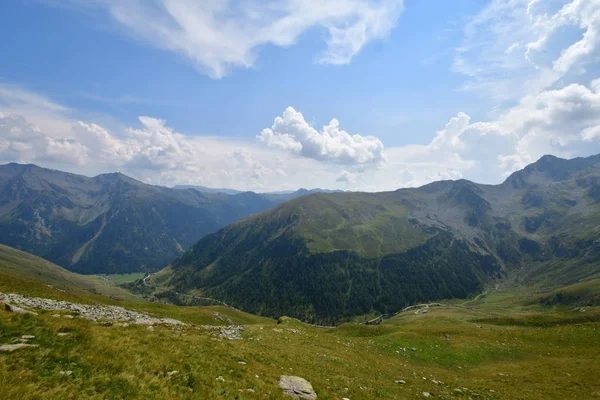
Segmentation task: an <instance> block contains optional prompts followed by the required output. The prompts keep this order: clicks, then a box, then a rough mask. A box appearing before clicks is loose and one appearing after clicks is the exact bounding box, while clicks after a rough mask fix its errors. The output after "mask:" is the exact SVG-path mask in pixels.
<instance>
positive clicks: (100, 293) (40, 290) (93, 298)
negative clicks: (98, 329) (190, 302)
mask: <svg viewBox="0 0 600 400" xmlns="http://www.w3.org/2000/svg"><path fill="white" fill-rule="evenodd" d="M0 292H3V293H19V294H26V295H31V296H36V297H44V298H50V299H55V300H64V301H70V302H75V303H84V304H107V305H119V306H123V307H126V308H130V309H135V310H138V311H143V312H149V313H151V314H153V315H156V316H159V317H170V318H176V319H180V320H182V321H184V322H189V323H194V324H210V325H223V321H221V320H219V319H218V318H215V316H214V313H215V312H219V313H221V314H224V315H226V316H228V317H229V318H231V319H232V321H233V322H234V323H236V324H256V323H262V324H266V323H267V324H268V323H272V322H273V320H271V319H268V318H262V317H257V316H254V315H251V314H247V313H243V312H239V311H234V310H232V309H230V308H227V307H219V306H214V307H176V306H172V305H168V304H159V303H150V302H146V301H143V299H141V298H139V297H137V296H134V295H132V294H130V293H128V292H127V291H125V290H124V289H122V288H120V287H117V286H115V285H114V283H112V282H110V281H106V280H104V279H101V278H99V277H95V276H88V275H78V274H74V273H71V272H69V271H66V270H64V269H63V268H61V267H59V266H57V265H55V264H52V263H50V262H48V261H46V260H44V259H42V258H39V257H36V256H33V255H30V254H28V253H24V252H22V251H20V250H16V249H13V248H10V247H8V246H3V245H0Z"/></svg>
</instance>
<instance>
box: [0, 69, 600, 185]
mask: <svg viewBox="0 0 600 400" xmlns="http://www.w3.org/2000/svg"><path fill="white" fill-rule="evenodd" d="M599 82H600V80H595V81H593V82H591V83H590V84H589V85H582V84H571V85H567V86H566V87H563V88H561V89H556V90H546V91H543V92H541V93H539V94H537V95H532V96H527V97H524V98H523V99H522V100H521V101H520V102H519V103H518V104H516V105H515V106H513V107H511V108H509V109H508V110H507V111H505V112H503V113H502V114H501V115H499V116H498V117H497V118H493V119H491V120H487V121H473V118H471V117H470V116H469V115H468V114H466V113H458V114H457V115H456V116H455V117H453V118H451V119H450V120H449V121H448V123H447V124H446V126H445V127H443V129H441V130H440V131H438V132H437V133H436V134H435V136H434V137H433V139H432V140H431V141H430V142H429V144H426V145H406V146H400V147H390V148H386V149H385V162H382V160H384V153H383V144H382V143H381V142H380V141H379V139H377V138H374V137H369V136H366V137H363V136H359V135H351V134H349V133H347V132H344V131H343V130H341V129H340V128H339V124H338V123H337V121H334V122H332V123H329V124H328V125H326V126H325V127H324V128H323V129H322V130H320V131H318V130H316V129H314V128H313V127H311V126H310V125H309V124H308V123H307V122H306V121H305V119H304V117H303V116H302V114H301V113H299V112H297V111H295V110H294V109H293V108H291V107H290V108H288V109H287V110H286V111H285V112H284V114H283V116H281V117H277V118H276V120H275V123H274V124H273V126H272V127H271V128H268V129H265V130H264V131H263V132H262V133H261V134H260V135H259V138H261V139H262V140H263V142H264V143H255V142H253V141H250V142H246V141H243V140H239V139H237V140H229V139H225V138H218V137H211V136H190V135H183V134H181V133H178V132H177V131H176V130H175V129H173V128H171V127H169V125H168V124H167V122H166V121H164V120H161V119H156V118H151V117H140V119H139V124H138V126H136V127H130V128H124V129H108V128H106V127H105V126H100V125H98V124H96V123H92V122H89V121H77V120H72V119H71V120H68V121H69V123H68V126H69V128H68V129H66V130H64V131H63V132H62V134H61V135H57V134H55V133H48V132H47V131H46V129H45V126H44V125H40V124H37V123H33V122H32V121H30V119H29V116H28V115H18V114H14V113H13V112H12V111H11V110H12V108H10V107H8V108H6V107H3V106H1V105H0V162H8V161H17V162H34V163H37V164H40V165H42V166H46V167H51V168H57V169H61V170H66V171H70V172H75V173H83V174H87V175H95V174H98V173H104V172H114V171H121V172H124V173H126V174H128V175H130V176H132V177H134V178H137V179H140V180H142V181H144V182H148V183H153V184H161V185H169V186H170V185H174V184H199V185H205V186H212V187H231V188H235V189H241V190H255V191H270V190H284V189H298V188H300V187H307V188H314V187H325V188H339V189H353V190H365V191H381V190H394V189H397V188H400V187H407V186H419V185H423V184H425V183H429V182H431V181H435V180H442V179H459V178H466V179H471V180H474V181H477V182H482V183H499V182H501V181H502V180H503V179H504V177H505V176H506V175H507V174H509V173H510V172H512V171H514V170H516V169H519V168H522V167H524V166H525V165H526V164H528V163H530V162H533V161H535V160H537V159H538V158H540V157H541V156H542V155H544V154H554V155H557V156H562V157H574V156H587V155H591V154H596V153H600V83H599ZM32 98H34V97H32ZM32 108H34V107H33V106H32V105H27V107H24V108H23V109H24V110H28V109H32ZM7 110H8V111H7ZM34 115H37V113H35V112H34ZM55 116H56V118H57V119H59V120H60V121H61V123H66V122H65V121H66V120H65V118H67V117H65V115H64V114H63V113H62V112H56V113H55ZM48 118H49V117H48ZM50 126H53V124H52V123H50ZM264 144H271V146H265V145H264ZM371 166H372V167H371Z"/></svg>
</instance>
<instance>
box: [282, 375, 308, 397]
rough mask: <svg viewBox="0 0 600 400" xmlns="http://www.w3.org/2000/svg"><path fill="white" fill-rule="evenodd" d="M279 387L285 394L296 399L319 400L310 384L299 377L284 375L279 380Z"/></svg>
mask: <svg viewBox="0 0 600 400" xmlns="http://www.w3.org/2000/svg"><path fill="white" fill-rule="evenodd" d="M279 387H280V388H282V389H283V392H284V393H285V394H287V395H288V396H291V397H293V398H295V399H302V400H315V399H316V398H317V394H316V393H315V391H314V389H313V387H312V385H311V384H310V382H308V381H307V380H306V379H304V378H300V377H299V376H287V375H282V376H281V377H280V378H279Z"/></svg>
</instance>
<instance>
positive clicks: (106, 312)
mask: <svg viewBox="0 0 600 400" xmlns="http://www.w3.org/2000/svg"><path fill="white" fill-rule="evenodd" d="M0 301H2V302H4V303H5V308H6V309H7V310H8V311H12V312H19V313H22V314H35V313H34V312H32V311H27V310H24V309H22V308H21V307H28V308H36V309H41V310H54V311H65V312H67V313H69V314H65V315H63V317H64V318H75V317H74V316H73V315H71V314H76V315H77V316H78V317H81V318H86V319H88V320H90V321H97V320H103V321H109V322H110V321H118V322H131V323H134V324H137V325H185V324H184V323H182V322H181V321H177V320H175V319H170V318H155V317H152V316H150V315H149V314H147V313H143V312H138V311H132V310H128V309H125V308H123V307H119V306H102V305H98V304H77V303H69V302H67V301H59V300H52V299H44V298H40V297H26V296H21V295H19V294H14V293H10V294H4V293H0ZM52 316H53V317H55V318H58V317H60V314H53V315H52Z"/></svg>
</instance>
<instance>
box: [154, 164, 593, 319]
mask: <svg viewBox="0 0 600 400" xmlns="http://www.w3.org/2000/svg"><path fill="white" fill-rule="evenodd" d="M598 190H600V156H594V157H589V158H586V159H574V160H562V159H559V158H556V157H551V156H545V157H543V158H542V159H540V160H539V161H538V162H536V163H534V164H532V165H530V166H528V167H527V168H525V169H524V170H522V171H518V172H516V173H514V174H513V175H512V176H510V177H509V178H508V179H507V180H506V182H504V183H503V184H501V185H496V186H492V185H478V184H475V183H472V182H469V181H465V180H459V181H442V182H435V183H432V184H429V185H426V186H423V187H421V188H417V189H401V190H397V191H395V192H385V193H372V194H369V193H331V194H327V193H318V194H313V195H310V196H304V197H301V198H298V199H295V200H292V201H289V202H287V203H284V204H282V205H280V206H278V207H276V208H274V209H272V210H269V211H267V212H263V213H261V214H258V215H255V216H252V217H250V218H247V219H244V220H242V221H239V222H236V223H234V224H232V225H230V226H228V227H226V228H223V229H222V230H220V231H218V232H216V233H214V234H211V235H208V236H207V237H205V238H204V239H202V240H201V241H199V242H198V243H197V244H196V245H195V246H193V247H192V248H191V249H190V250H189V251H188V252H187V253H185V254H184V255H183V256H181V257H180V258H179V259H178V260H176V261H175V262H174V263H173V264H172V268H171V269H169V274H170V275H171V276H172V277H171V279H170V280H169V281H168V283H167V284H166V286H168V287H170V288H171V289H172V290H174V291H176V292H178V293H194V294H198V295H202V296H208V297H213V298H217V299H220V300H223V301H225V302H227V303H229V304H233V305H235V306H236V307H240V308H242V309H244V310H247V311H250V312H253V313H258V314H262V315H268V316H273V317H278V316H280V315H284V314H286V315H292V316H294V317H298V318H300V319H303V320H306V321H315V322H319V323H333V322H336V321H340V320H344V319H347V318H349V317H352V316H355V315H360V314H367V313H370V312H378V313H390V312H395V311H397V310H398V309H400V308H402V307H403V306H405V305H409V304H412V303H414V302H420V301H428V300H436V299H444V298H467V297H468V296H470V295H475V294H476V293H478V292H480V291H481V290H482V289H483V288H484V287H486V286H487V285H494V284H497V283H502V284H505V285H510V286H512V287H518V286H520V285H526V286H529V287H552V286H555V287H556V286H561V285H565V284H570V283H575V282H578V281H580V280H585V279H591V278H593V277H597V276H599V274H600V240H599V239H598V238H599V237H600V197H597V196H596V193H597V191H598ZM163 280H164V278H163Z"/></svg>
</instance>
